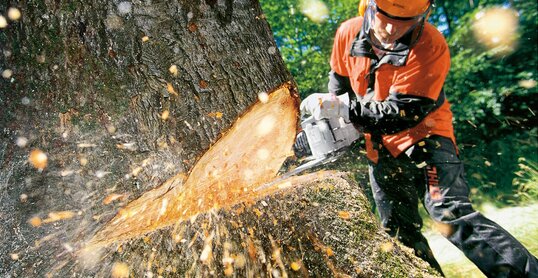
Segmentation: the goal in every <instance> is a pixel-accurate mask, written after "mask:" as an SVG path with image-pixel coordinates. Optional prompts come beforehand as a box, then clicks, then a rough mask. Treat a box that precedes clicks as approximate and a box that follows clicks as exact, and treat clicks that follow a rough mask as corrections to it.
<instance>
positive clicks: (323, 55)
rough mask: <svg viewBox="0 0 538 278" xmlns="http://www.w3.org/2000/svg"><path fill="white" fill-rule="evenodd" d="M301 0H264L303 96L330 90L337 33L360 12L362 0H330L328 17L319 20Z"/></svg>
mask: <svg viewBox="0 0 538 278" xmlns="http://www.w3.org/2000/svg"><path fill="white" fill-rule="evenodd" d="M300 2H301V1H299V0H282V1H275V0H262V1H261V4H262V8H263V11H264V14H265V16H266V18H267V20H268V21H269V23H270V25H271V28H272V31H273V34H274V36H275V40H276V42H277V44H278V46H279V50H280V53H281V54H282V57H283V58H284V61H286V64H287V65H288V69H289V70H290V72H291V73H292V75H293V76H294V78H295V81H296V82H297V84H298V85H299V91H300V94H301V97H303V98H304V97H306V96H307V95H309V94H311V93H315V92H327V80H328V79H327V74H328V72H329V70H330V66H329V59H330V55H331V49H332V42H333V37H334V34H335V32H336V29H337V28H338V26H339V25H340V23H342V22H343V21H344V20H346V19H348V18H351V17H353V16H355V15H356V14H357V5H358V2H359V1H358V0H343V1H338V0H327V1H324V3H325V4H326V5H327V8H328V11H329V13H328V18H327V19H325V20H324V21H323V22H320V23H316V22H313V21H312V20H310V19H309V18H308V17H307V16H305V15H304V14H303V13H302V12H301V5H300V4H301V3H300Z"/></svg>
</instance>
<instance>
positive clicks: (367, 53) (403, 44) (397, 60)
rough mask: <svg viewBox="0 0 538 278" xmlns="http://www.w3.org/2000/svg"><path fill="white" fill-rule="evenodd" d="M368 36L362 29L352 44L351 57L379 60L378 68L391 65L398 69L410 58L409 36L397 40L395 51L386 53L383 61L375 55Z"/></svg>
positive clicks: (382, 58)
mask: <svg viewBox="0 0 538 278" xmlns="http://www.w3.org/2000/svg"><path fill="white" fill-rule="evenodd" d="M366 36H367V35H366V33H365V32H364V28H361V31H360V32H359V34H358V35H357V36H356V37H355V39H354V40H353V43H352V44H351V50H350V55H351V56H352V57H367V58H370V59H373V60H376V61H377V60H379V61H378V63H377V67H379V66H381V65H382V64H390V65H393V66H397V67H401V66H403V65H405V63H406V62H407V57H408V56H409V42H410V40H411V38H410V36H409V35H406V36H404V37H403V38H401V39H399V40H397V41H396V45H395V47H394V50H392V51H388V52H386V53H385V55H383V57H381V59H379V58H378V57H377V55H376V54H375V52H374V49H373V46H372V45H371V44H370V43H369V42H368V40H367V39H366Z"/></svg>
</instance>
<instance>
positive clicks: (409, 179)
mask: <svg viewBox="0 0 538 278" xmlns="http://www.w3.org/2000/svg"><path fill="white" fill-rule="evenodd" d="M379 154H380V155H379V161H378V163H377V164H373V163H370V166H369V170H370V171H369V172H370V173H369V174H370V185H371V187H372V193H373V196H374V200H375V202H376V205H377V208H378V212H379V215H380V218H381V222H382V225H383V227H384V228H385V229H386V230H387V232H388V233H389V234H390V235H391V236H394V237H397V239H398V240H400V241H401V242H402V243H403V244H404V245H406V246H408V247H411V248H413V249H414V250H415V254H416V255H417V256H419V257H421V258H423V259H424V260H425V261H427V262H428V263H429V264H430V265H431V266H432V267H433V268H435V269H437V270H439V271H440V272H441V268H440V266H439V264H438V262H437V261H436V260H435V258H434V257H433V253H432V251H431V249H430V247H429V245H428V242H427V241H426V238H425V237H424V236H423V235H422V233H421V232H420V230H421V228H422V219H421V217H420V215H419V212H418V201H419V200H422V201H423V202H424V206H425V208H426V210H427V211H428V213H429V214H430V217H432V218H433V219H434V220H435V221H436V222H437V223H439V224H440V226H441V227H442V229H441V232H442V234H443V235H444V236H445V237H446V238H447V239H448V240H449V241H450V242H452V244H454V245H455V246H457V247H458V248H459V249H460V250H461V251H463V253H464V254H465V255H466V256H467V258H469V259H470V260H471V261H472V262H473V263H474V264H475V265H476V266H477V267H478V268H479V269H480V270H481V271H482V272H483V273H484V274H485V275H486V276H488V277H538V261H537V259H536V257H534V256H533V255H532V254H530V253H529V251H527V249H526V248H525V247H524V246H523V245H522V244H521V243H519V242H518V241H517V240H516V239H515V238H514V237H513V236H512V235H510V234H509V233H508V232H507V231H506V230H504V229H503V228H502V227H500V226H499V225H498V224H497V223H495V222H493V221H491V220H489V219H488V218H486V217H484V216H483V215H482V214H480V213H479V212H477V211H475V210H474V209H473V208H472V206H471V202H470V200H469V197H468V196H469V188H468V186H467V182H466V181H465V178H464V170H463V163H462V162H461V161H460V159H459V158H458V155H457V152H456V149H455V147H454V144H453V143H452V141H451V140H450V139H448V138H445V137H441V136H431V137H429V138H425V139H423V140H422V141H421V142H419V143H417V144H415V145H414V146H412V147H411V148H410V149H409V150H408V151H406V152H405V153H402V154H401V155H400V156H398V157H397V158H394V157H392V156H391V155H390V154H389V153H388V151H386V150H384V149H383V148H381V150H379ZM441 273H442V272H441Z"/></svg>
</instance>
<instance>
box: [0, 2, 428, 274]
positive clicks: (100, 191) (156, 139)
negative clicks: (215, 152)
mask: <svg viewBox="0 0 538 278" xmlns="http://www.w3.org/2000/svg"><path fill="white" fill-rule="evenodd" d="M9 7H17V8H19V9H20V10H21V12H22V18H21V19H19V20H18V21H9V25H8V26H7V28H4V29H0V51H1V53H0V69H1V70H2V71H4V70H5V69H10V70H12V72H13V75H12V76H9V77H7V78H6V77H3V78H1V79H0V107H1V108H0V223H1V224H0V225H1V229H0V238H2V247H1V249H0V250H1V251H2V252H0V276H12V277H32V276H43V275H45V274H51V275H55V276H58V277H65V276H89V275H91V276H93V275H98V276H105V277H108V276H110V275H111V272H110V271H112V270H115V271H116V272H113V273H116V274H118V273H119V274H124V272H122V271H121V270H122V266H123V265H122V264H119V267H118V264H115V263H120V262H122V263H125V264H127V266H128V268H129V269H130V273H131V275H134V276H135V277H139V276H141V274H142V273H143V272H152V273H154V274H162V275H163V276H179V274H189V275H192V276H206V275H211V274H213V275H215V276H222V275H223V273H225V271H229V268H230V265H231V266H232V267H233V269H232V270H233V273H235V274H237V275H239V276H243V275H248V276H251V275H253V276H270V275H272V276H276V275H277V274H275V273H276V272H274V271H279V273H280V274H283V273H284V272H286V273H288V275H292V274H296V275H312V276H327V275H333V274H335V273H340V272H342V273H348V274H350V275H352V276H361V275H363V274H364V275H363V276H372V275H373V276H382V275H383V274H381V273H385V274H387V275H392V274H394V275H396V276H397V275H399V274H398V273H400V274H401V273H406V274H407V273H417V276H421V275H422V272H421V271H420V270H414V268H415V267H418V268H419V269H422V268H424V267H425V266H424V264H420V263H419V262H418V261H416V259H414V258H412V256H410V255H409V254H408V253H407V252H405V251H402V250H401V249H400V248H399V247H390V246H393V245H390V246H389V247H388V248H387V245H383V246H384V248H382V249H383V250H385V251H386V250H389V252H377V251H378V249H379V246H381V245H380V244H382V242H386V241H387V240H388V239H386V238H385V237H383V236H382V234H381V232H380V231H379V230H378V229H377V228H375V227H376V225H375V222H374V219H373V218H372V216H371V215H370V214H365V215H362V212H365V211H367V210H368V209H367V208H366V207H365V206H363V205H364V204H361V202H363V201H364V200H363V199H364V198H363V197H361V196H362V195H361V194H360V193H359V192H358V187H356V186H350V185H349V184H347V183H346V182H343V179H342V178H336V177H335V178H332V179H328V180H324V182H322V183H324V184H325V186H319V185H316V186H314V185H312V186H303V187H296V186H294V187H293V188H297V191H293V190H291V191H290V190H288V191H287V192H288V193H289V194H282V195H272V194H273V193H274V192H273V193H268V194H269V195H268V196H270V197H266V199H264V200H259V201H257V202H255V203H254V204H245V203H242V204H239V205H236V206H235V207H234V208H233V209H229V208H228V209H221V210H215V211H210V212H207V213H203V214H201V215H200V216H198V217H195V218H193V220H192V222H181V223H182V224H181V225H179V224H178V225H175V226H173V227H168V228H164V229H161V230H157V231H155V232H153V233H150V234H148V235H147V236H145V237H143V238H138V239H135V240H133V241H128V242H124V243H123V244H122V245H121V247H118V246H117V245H116V246H112V247H107V248H104V249H101V250H93V251H91V250H90V251H88V250H85V252H82V251H80V250H81V249H82V248H83V247H84V245H85V243H86V242H87V241H88V240H90V239H91V238H92V237H93V236H94V235H95V234H96V231H98V230H100V229H102V228H103V227H104V225H105V224H106V223H107V222H108V221H109V220H110V219H112V218H113V216H114V215H115V214H116V213H117V212H118V210H119V209H120V208H121V207H124V206H125V205H126V204H128V203H129V202H131V201H133V200H136V199H137V198H138V197H140V196H141V195H142V194H143V193H144V192H147V191H148V190H150V189H153V188H156V187H157V186H159V185H161V184H163V183H164V182H165V181H166V180H169V179H170V178H171V177H174V176H177V175H181V174H182V173H184V174H185V175H187V174H188V172H189V171H190V170H191V169H192V168H193V166H194V165H195V163H196V162H197V161H198V159H199V158H200V156H201V155H202V154H203V153H204V152H205V151H206V150H208V149H209V147H210V145H211V144H214V143H215V142H216V140H217V139H218V138H219V137H220V136H221V134H222V133H224V132H225V131H227V130H228V129H229V128H230V126H231V125H232V124H233V123H234V122H235V121H236V119H237V118H238V117H239V116H241V115H242V114H243V112H244V111H246V110H247V109H248V108H249V107H251V105H253V104H254V103H255V101H256V100H257V98H258V94H259V93H270V92H271V91H273V90H274V89H275V88H278V87H280V86H282V85H283V84H288V86H290V88H291V89H292V93H294V92H293V83H292V81H291V80H292V78H291V76H290V75H289V73H288V71H287V70H286V68H285V66H284V64H283V62H282V59H281V58H280V56H279V52H278V49H277V48H276V45H275V43H274V40H273V38H272V35H271V32H270V29H269V26H268V25H267V22H266V21H265V20H264V16H263V14H262V12H261V10H260V7H259V4H258V2H257V1H254V0H236V1H229V0H218V1H217V0H205V1H202V0H198V1H196V0H195V1H190V0H189V1H187V0H176V1H164V0H154V1H146V0H144V1H131V2H127V1H105V0H95V1H64V0H54V1H53V0H36V1H30V0H27V1H9V0H8V1H2V2H0V12H2V14H5V11H6V10H7V9H8V8H9ZM290 82H291V83H290ZM32 149H40V150H42V151H43V152H44V153H45V154H46V155H47V157H48V160H47V165H46V167H41V168H43V169H42V170H38V169H36V167H34V166H32V163H29V161H28V155H29V153H30V151H31V150H32ZM38 168H39V167H38ZM333 183H334V185H332V187H331V186H328V187H327V184H333ZM337 184H338V185H337ZM327 188H329V189H327ZM331 188H332V189H331ZM294 190H295V189H294ZM348 194H354V195H356V196H358V197H357V198H351V199H347V198H344V196H348ZM349 202H351V203H349ZM356 202H358V203H356ZM260 204H261V206H260ZM265 204H267V206H266V205H265ZM262 208H265V209H264V210H265V211H262ZM339 210H347V211H349V212H350V216H351V217H350V218H349V217H347V216H348V214H346V213H343V214H341V215H340V216H339V215H338V212H337V211H339ZM240 211H243V213H240ZM268 215H270V216H272V217H267V216H268ZM273 218H274V219H273ZM249 228H250V229H249ZM178 229H180V230H178ZM327 233H328V234H327ZM332 235H334V236H332ZM172 236H173V237H172ZM210 238H211V240H209V239H210ZM378 240H381V241H378ZM370 241H372V242H373V245H368V244H366V243H369V242H370ZM207 246H210V247H211V252H209V251H205V250H207V248H206V247H207ZM328 247H330V248H331V249H330V250H332V251H331V252H334V254H333V255H331V252H328V251H327V250H329V249H327V248H328ZM275 250H281V252H280V259H278V258H279V256H278V252H277V253H275V257H274V259H273V258H272V257H271V256H272V253H273V252H274V251H275ZM354 250H355V251H354ZM96 251H101V252H97V253H95V252H96ZM208 252H209V254H208ZM231 254H234V256H235V255H238V254H243V255H242V257H241V256H240V255H238V256H236V257H231ZM202 255H203V256H202ZM103 256H104V257H103ZM201 257H202V258H205V260H203V262H202V261H201V260H200V259H201ZM228 257H231V258H232V259H234V262H233V263H230V261H229V260H225V261H224V262H223V258H228ZM93 258H96V259H98V260H96V261H92V259H93ZM210 258H213V259H210ZM242 258H243V259H242ZM366 258H368V259H366ZM370 259H379V260H378V261H370ZM407 259H409V263H405V262H404V261H403V260H407ZM241 260H243V261H241ZM141 262H142V263H144V264H141ZM241 262H243V264H241ZM291 262H296V263H297V264H298V265H293V266H292V264H291ZM400 262H401V264H400ZM385 264H386V266H387V267H384V265H385ZM114 266H116V267H114ZM297 266H299V270H298V271H293V270H290V268H297ZM275 269H276V270H275ZM393 269H394V270H395V271H396V272H392V271H393ZM361 273H362V274H361ZM374 273H375V274H374ZM370 274H372V275H370ZM119 276H121V275H119ZM119 276H118V277H119Z"/></svg>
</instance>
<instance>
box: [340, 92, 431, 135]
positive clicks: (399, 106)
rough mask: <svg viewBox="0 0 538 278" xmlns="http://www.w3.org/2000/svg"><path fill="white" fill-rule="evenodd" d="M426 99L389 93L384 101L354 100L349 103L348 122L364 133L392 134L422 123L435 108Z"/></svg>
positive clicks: (429, 100) (429, 99) (428, 99)
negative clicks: (359, 127) (360, 127)
mask: <svg viewBox="0 0 538 278" xmlns="http://www.w3.org/2000/svg"><path fill="white" fill-rule="evenodd" d="M435 102H436V101H435V100H433V99H431V98H428V97H420V96H412V95H404V94H399V93H391V94H390V95H389V97H388V98H387V99H386V100H384V101H372V100H371V101H367V100H364V99H362V100H359V99H354V100H351V103H350V111H349V120H350V121H351V122H353V123H356V124H358V125H360V126H362V127H363V128H364V129H365V131H367V132H372V133H380V134H393V133H397V132H399V131H402V130H405V129H408V128H411V127H413V126H415V125H417V124H418V123H419V122H420V121H422V120H423V119H424V118H425V117H426V116H427V115H428V113H429V112H430V111H432V110H433V108H434V107H435Z"/></svg>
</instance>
